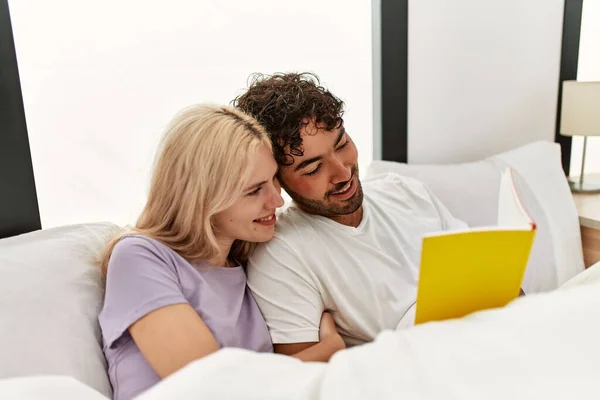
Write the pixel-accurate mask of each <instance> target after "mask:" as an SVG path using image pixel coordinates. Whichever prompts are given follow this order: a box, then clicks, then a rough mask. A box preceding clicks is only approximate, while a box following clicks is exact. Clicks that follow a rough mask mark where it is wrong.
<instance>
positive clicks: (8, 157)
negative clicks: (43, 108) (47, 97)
mask: <svg viewBox="0 0 600 400" xmlns="http://www.w3.org/2000/svg"><path fill="white" fill-rule="evenodd" d="M40 228H41V223H40V212H39V208H38V202H37V195H36V190H35V181H34V177H33V166H32V164H31V153H30V151H29V138H28V137H27V125H26V123H25V110H24V108H23V96H22V94H21V83H20V81H19V69H18V67H17V56H16V53H15V42H14V39H13V34H12V27H11V23H10V12H9V9H8V1H7V0H0V238H3V237H8V236H13V235H18V234H21V233H25V232H31V231H34V230H36V229H40Z"/></svg>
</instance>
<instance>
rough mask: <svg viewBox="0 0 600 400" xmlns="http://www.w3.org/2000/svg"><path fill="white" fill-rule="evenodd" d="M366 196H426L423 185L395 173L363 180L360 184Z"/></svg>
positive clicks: (413, 179) (385, 173) (426, 192)
mask: <svg viewBox="0 0 600 400" xmlns="http://www.w3.org/2000/svg"><path fill="white" fill-rule="evenodd" d="M361 184H362V186H363V188H364V191H365V193H367V194H368V195H378V194H380V195H384V196H386V197H389V196H397V195H398V194H418V195H428V190H427V188H426V186H425V184H424V183H423V182H421V181H419V180H417V179H415V178H412V177H409V176H403V175H399V174H397V173H395V172H383V173H380V174H377V175H372V176H369V177H367V178H366V179H363V180H362V182H361Z"/></svg>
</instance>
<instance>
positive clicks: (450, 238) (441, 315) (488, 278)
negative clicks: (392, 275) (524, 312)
mask: <svg viewBox="0 0 600 400" xmlns="http://www.w3.org/2000/svg"><path fill="white" fill-rule="evenodd" d="M535 231H536V225H535V223H534V221H533V220H532V219H531V217H530V216H529V214H528V213H527V212H526V211H525V209H524V207H523V204H522V202H521V200H520V199H519V195H518V193H517V190H516V187H515V183H514V179H513V174H512V170H511V169H510V168H508V169H506V170H505V171H504V172H503V173H502V178H501V183H500V196H499V203H498V225H497V226H493V227H478V228H470V229H467V230H462V231H445V232H439V233H434V234H429V235H426V236H425V237H424V238H423V247H422V251H421V270H420V277H419V287H418V292H417V304H416V315H415V324H419V323H423V322H428V321H436V320H443V319H449V318H459V317H462V316H465V315H467V314H469V313H471V312H474V311H478V310H483V309H488V308H494V307H502V306H504V305H506V304H507V303H508V302H509V301H511V300H512V299H514V298H516V297H517V296H518V295H519V293H520V288H521V283H522V281H523V276H524V274H525V269H526V267H527V262H528V260H529V254H530V253H531V248H532V245H533V240H534V238H535Z"/></svg>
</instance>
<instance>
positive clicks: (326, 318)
mask: <svg viewBox="0 0 600 400" xmlns="http://www.w3.org/2000/svg"><path fill="white" fill-rule="evenodd" d="M331 335H338V336H339V333H338V332H337V329H336V328H335V321H334V320H333V317H332V316H331V314H329V313H328V312H324V313H323V315H322V316H321V324H320V326H319V341H321V342H322V341H323V340H324V339H326V338H327V337H329V336H331Z"/></svg>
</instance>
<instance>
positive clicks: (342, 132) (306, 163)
mask: <svg viewBox="0 0 600 400" xmlns="http://www.w3.org/2000/svg"><path fill="white" fill-rule="evenodd" d="M345 134H346V128H344V127H343V126H342V127H341V128H340V133H338V136H337V138H336V139H335V143H334V144H333V147H336V146H337V145H338V144H339V143H340V142H341V141H342V138H343V137H344V135H345ZM322 158H323V156H316V157H313V158H309V159H307V160H304V161H302V162H301V163H300V164H298V166H297V167H296V168H294V172H297V171H300V170H301V169H302V168H305V167H307V166H309V165H310V164H312V163H314V162H316V161H319V160H320V159H322Z"/></svg>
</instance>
